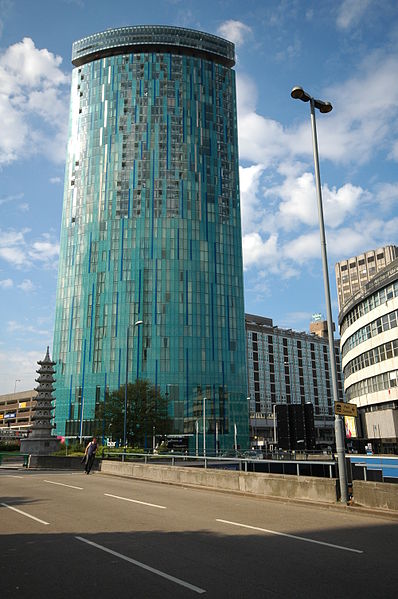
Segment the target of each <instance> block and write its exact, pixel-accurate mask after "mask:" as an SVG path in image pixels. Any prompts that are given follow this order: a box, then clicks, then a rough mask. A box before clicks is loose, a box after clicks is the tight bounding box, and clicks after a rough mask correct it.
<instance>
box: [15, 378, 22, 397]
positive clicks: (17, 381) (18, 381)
mask: <svg viewBox="0 0 398 599" xmlns="http://www.w3.org/2000/svg"><path fill="white" fill-rule="evenodd" d="M20 382H21V379H15V383H14V395H15V392H16V390H17V383H20Z"/></svg>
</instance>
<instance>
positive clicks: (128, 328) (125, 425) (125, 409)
mask: <svg viewBox="0 0 398 599" xmlns="http://www.w3.org/2000/svg"><path fill="white" fill-rule="evenodd" d="M140 324H142V320H137V321H136V322H135V323H134V327H138V326H139V325H140ZM129 336H130V326H128V327H127V338H126V384H125V386H124V423H123V447H126V442H127V385H128V380H129ZM133 339H134V337H133Z"/></svg>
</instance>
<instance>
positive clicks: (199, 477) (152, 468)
mask: <svg viewBox="0 0 398 599" xmlns="http://www.w3.org/2000/svg"><path fill="white" fill-rule="evenodd" d="M99 469H100V471H101V472H102V473H104V474H112V475H116V476H126V477H130V478H136V479H140V480H148V481H153V482H160V483H167V484H173V485H183V486H193V487H206V488H209V489H218V490H222V491H230V492H239V493H245V494H248V495H263V496H266V497H279V498H284V499H301V500H306V501H316V502H323V503H336V501H337V499H338V493H337V489H338V486H337V480H336V479H330V478H317V477H312V476H300V477H298V476H288V475H283V474H266V473H254V472H236V471H231V470H215V469H204V468H189V467H188V468H187V467H181V466H178V467H177V466H176V467H173V466H161V465H152V464H136V463H131V462H130V463H129V462H115V461H112V460H102V462H101V463H100V465H99Z"/></svg>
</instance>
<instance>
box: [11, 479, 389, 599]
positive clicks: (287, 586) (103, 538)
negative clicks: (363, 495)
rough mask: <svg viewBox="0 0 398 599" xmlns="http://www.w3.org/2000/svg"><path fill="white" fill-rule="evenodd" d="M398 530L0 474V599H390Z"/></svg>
mask: <svg viewBox="0 0 398 599" xmlns="http://www.w3.org/2000/svg"><path fill="white" fill-rule="evenodd" d="M397 549H398V523H397V520H395V521H394V520H392V519H388V518H379V517H375V516H373V515H366V514H358V513H348V512H346V511H344V510H338V509H326V508H321V507H319V506H313V505H297V504H292V503H290V504H289V503H284V502H279V501H271V500H264V499H260V498H249V497H244V496H237V495H231V494H227V493H216V492H212V491H208V490H201V489H186V488H181V487H176V486H169V485H162V484H156V483H152V482H145V481H135V480H129V479H123V478H117V477H110V476H106V475H102V474H100V473H98V472H94V473H92V474H90V475H89V476H87V475H85V474H84V473H83V472H72V473H70V472H68V473H66V472H64V471H63V472H57V471H25V470H2V471H0V556H1V558H0V596H1V598H2V599H16V598H24V599H25V598H29V599H36V598H37V599H38V598H42V597H50V596H51V597H54V598H57V599H59V598H61V599H63V598H68V599H70V598H73V599H80V598H84V599H91V598H101V599H102V598H104V597H106V598H108V597H109V598H110V597H112V598H113V597H118V598H119V597H120V598H122V599H133V598H134V599H141V598H142V599H147V598H148V599H157V598H162V599H168V598H173V599H178V598H181V597H183V598H190V597H196V596H204V597H217V598H221V599H223V598H241V599H245V598H246V597H247V598H253V599H254V598H266V599H275V598H281V599H290V598H301V597H302V598H306V599H312V598H316V599H319V598H322V599H329V598H330V599H340V598H343V597H344V598H345V597H349V598H350V599H355V598H357V597H358V598H362V599H365V598H368V597H369V598H370V597H372V598H373V597H382V598H383V599H389V598H391V599H392V598H393V597H394V599H395V597H396V596H397V595H396V593H397V588H398V569H397V566H396V556H397Z"/></svg>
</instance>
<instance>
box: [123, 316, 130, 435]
mask: <svg viewBox="0 0 398 599" xmlns="http://www.w3.org/2000/svg"><path fill="white" fill-rule="evenodd" d="M129 336H130V327H129V326H128V327H127V336H126V337H127V338H126V383H125V385H124V421H123V447H126V442H127V385H128V380H129Z"/></svg>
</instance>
